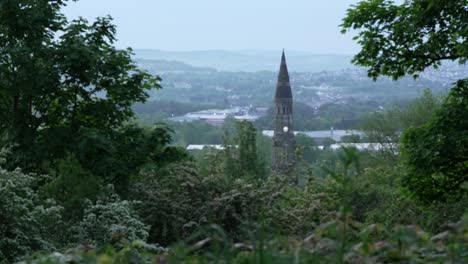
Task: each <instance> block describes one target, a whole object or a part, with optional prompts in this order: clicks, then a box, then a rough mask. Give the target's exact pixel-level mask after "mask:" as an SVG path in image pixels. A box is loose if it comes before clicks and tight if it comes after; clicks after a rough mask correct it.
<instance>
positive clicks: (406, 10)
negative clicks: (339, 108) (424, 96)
mask: <svg viewBox="0 0 468 264" xmlns="http://www.w3.org/2000/svg"><path fill="white" fill-rule="evenodd" d="M341 26H342V28H343V29H342V32H343V33H345V32H347V31H349V30H357V31H358V35H357V36H355V37H354V39H355V40H357V41H358V43H359V44H360V45H361V51H360V52H359V53H358V54H357V55H356V56H355V57H354V59H353V62H354V63H356V64H358V65H361V66H364V67H368V68H369V69H368V75H369V77H372V78H373V79H376V78H377V77H378V76H380V75H387V76H391V77H393V79H398V78H400V77H403V76H404V75H406V74H410V75H413V76H414V77H417V76H418V75H417V73H418V72H421V71H423V70H424V69H425V68H427V67H429V66H433V67H434V68H437V67H438V66H440V65H441V61H443V60H452V61H455V60H458V62H459V63H460V64H465V63H466V59H467V58H468V1H467V0H405V1H404V2H403V4H402V5H396V4H394V2H393V1H391V0H367V1H361V2H359V3H358V4H356V5H354V6H352V7H351V8H350V9H348V11H347V16H346V17H345V18H344V19H343V23H342V24H341Z"/></svg>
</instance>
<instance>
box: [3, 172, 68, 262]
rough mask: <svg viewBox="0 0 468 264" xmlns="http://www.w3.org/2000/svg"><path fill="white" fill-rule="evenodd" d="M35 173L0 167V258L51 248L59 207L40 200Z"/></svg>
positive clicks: (19, 255)
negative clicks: (30, 173)
mask: <svg viewBox="0 0 468 264" xmlns="http://www.w3.org/2000/svg"><path fill="white" fill-rule="evenodd" d="M38 178H39V176H37V175H28V174H24V173H22V172H21V171H20V170H16V171H12V172H9V171H6V170H3V169H1V168H0V260H6V261H8V262H13V261H18V260H19V259H20V258H21V257H22V256H24V255H26V254H30V253H32V252H34V251H38V250H50V249H53V242H54V240H55V239H58V236H59V234H60V232H57V231H54V232H51V231H52V230H53V229H54V230H55V229H58V230H60V229H61V228H57V227H59V226H61V225H62V221H61V211H62V208H61V207H59V206H56V205H55V203H54V201H52V200H47V201H41V200H40V199H39V197H38V194H37V192H36V191H35V189H36V187H37V186H36V185H37V184H36V183H37V180H38ZM0 262H1V261H0Z"/></svg>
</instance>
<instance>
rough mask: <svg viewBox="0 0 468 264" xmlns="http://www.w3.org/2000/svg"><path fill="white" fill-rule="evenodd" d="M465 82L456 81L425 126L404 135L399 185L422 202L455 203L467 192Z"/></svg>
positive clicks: (467, 87)
mask: <svg viewBox="0 0 468 264" xmlns="http://www.w3.org/2000/svg"><path fill="white" fill-rule="evenodd" d="M467 114H468V80H467V79H465V80H461V81H458V83H457V85H456V86H455V87H454V88H452V91H451V92H450V94H449V95H448V97H447V98H446V100H445V101H444V103H443V105H442V108H441V109H440V110H439V111H437V112H436V114H435V117H434V118H432V120H430V121H429V122H428V123H427V124H425V125H423V126H420V127H413V128H411V129H408V130H407V131H405V132H404V134H403V138H402V147H401V151H402V156H403V162H404V164H405V168H406V170H407V171H406V173H405V174H404V175H403V178H402V180H403V184H404V186H405V187H406V188H407V189H408V190H410V192H411V194H412V195H413V196H414V197H415V198H416V199H417V200H419V201H421V202H423V203H427V204H429V203H432V202H435V201H450V202H456V201H457V200H459V199H460V198H461V197H462V196H463V195H465V194H467V193H468V189H467V186H466V185H467V183H468V119H467V118H466V117H467Z"/></svg>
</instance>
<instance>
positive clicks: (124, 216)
mask: <svg viewBox="0 0 468 264" xmlns="http://www.w3.org/2000/svg"><path fill="white" fill-rule="evenodd" d="M148 230H149V226H147V225H145V224H144V223H143V222H142V221H141V220H140V219H139V217H138V215H137V214H136V213H135V212H134V211H133V209H132V206H131V203H130V202H129V201H122V200H120V198H119V197H118V196H116V195H114V196H112V197H111V198H109V199H101V200H98V201H97V202H96V204H94V205H93V204H91V203H90V204H89V205H88V206H87V208H86V209H85V212H84V217H83V220H82V221H81V222H80V223H78V225H77V226H76V227H75V232H76V236H77V239H78V242H80V243H95V244H97V245H104V244H117V243H121V242H125V241H136V240H141V241H146V239H147V238H148Z"/></svg>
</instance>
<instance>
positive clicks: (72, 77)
mask: <svg viewBox="0 0 468 264" xmlns="http://www.w3.org/2000/svg"><path fill="white" fill-rule="evenodd" d="M66 2H67V1H58V0H47V1H43V0H27V1H18V0H15V1H1V2H0V139H1V138H3V139H6V141H8V142H14V143H15V144H17V146H16V148H15V149H14V150H13V151H14V153H15V156H16V157H17V161H16V162H13V164H10V165H11V167H16V166H22V167H23V168H26V166H34V165H36V164H39V163H40V162H42V161H44V160H53V159H55V158H57V157H63V156H64V153H65V152H67V151H68V148H69V147H70V146H72V145H73V144H74V143H76V139H77V138H78V137H79V136H78V134H77V133H79V132H80V131H82V129H83V128H86V129H94V130H97V131H99V132H101V133H103V134H109V133H110V132H111V131H112V130H113V129H115V128H118V127H120V126H122V124H124V123H125V122H126V121H128V120H129V119H130V118H131V117H132V116H133V112H132V109H131V106H132V105H133V104H134V103H135V102H143V101H145V100H146V99H147V98H148V96H149V95H148V93H147V91H148V90H149V89H152V88H160V85H159V80H160V79H159V78H158V77H152V76H151V75H149V74H148V73H146V72H143V71H141V70H139V69H138V68H137V67H136V65H135V64H134V63H133V62H132V58H131V55H132V52H131V50H130V49H127V50H118V49H116V48H115V47H114V46H113V44H114V42H115V40H116V28H115V26H114V25H112V23H111V21H112V19H111V18H110V17H104V18H98V19H96V21H95V22H93V23H89V22H88V21H86V20H85V19H83V18H80V19H77V20H74V21H71V22H69V21H67V19H66V18H65V17H64V15H63V14H62V13H60V9H61V8H62V7H63V6H65V5H66ZM35 146H50V147H48V148H42V149H40V150H39V149H37V148H36V147H35Z"/></svg>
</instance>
